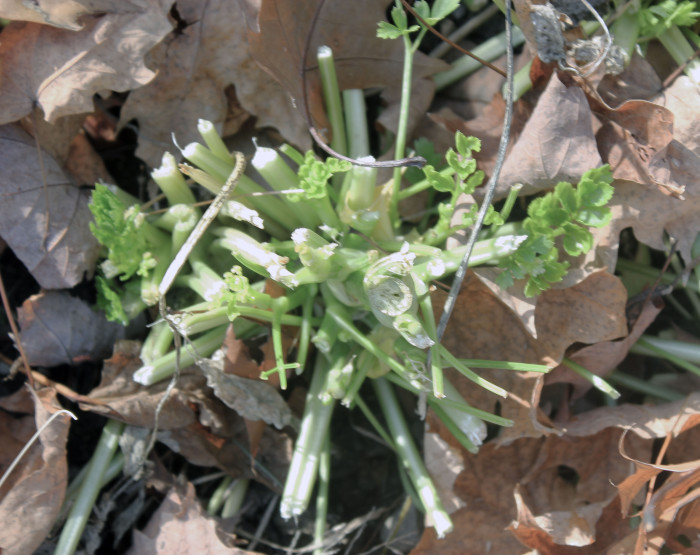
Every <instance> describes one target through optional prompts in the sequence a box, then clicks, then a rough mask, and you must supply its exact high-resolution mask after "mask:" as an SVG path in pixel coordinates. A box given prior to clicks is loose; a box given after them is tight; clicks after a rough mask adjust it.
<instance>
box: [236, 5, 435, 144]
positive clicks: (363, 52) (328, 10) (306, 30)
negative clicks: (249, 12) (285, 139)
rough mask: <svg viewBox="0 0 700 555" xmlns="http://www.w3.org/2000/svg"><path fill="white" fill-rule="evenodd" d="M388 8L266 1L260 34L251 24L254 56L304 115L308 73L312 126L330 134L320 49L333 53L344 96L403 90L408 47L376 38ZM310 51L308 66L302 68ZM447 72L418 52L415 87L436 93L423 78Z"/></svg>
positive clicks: (419, 95) (262, 11) (393, 41)
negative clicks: (319, 64)
mask: <svg viewBox="0 0 700 555" xmlns="http://www.w3.org/2000/svg"><path fill="white" fill-rule="evenodd" d="M388 4H389V2H387V1H383V2H382V1H377V0H357V1H355V2H345V1H341V0H332V1H326V2H323V1H322V0H263V2H262V6H261V8H260V13H259V15H258V28H259V32H257V29H256V25H255V24H252V23H251V22H250V21H249V23H248V26H249V27H250V29H251V30H249V32H248V43H249V44H250V50H251V53H252V55H253V57H254V58H255V60H257V62H258V63H259V64H260V65H261V66H262V67H264V68H265V69H266V70H267V71H268V72H270V74H272V75H273V76H274V77H275V78H276V79H277V80H278V81H279V82H280V83H281V85H282V86H283V87H284V89H285V90H286V91H287V93H288V94H289V95H291V97H292V102H294V103H295V105H296V106H297V108H298V109H300V110H304V103H305V99H304V87H303V80H302V75H301V74H302V73H303V79H305V80H306V83H307V86H306V102H307V103H308V108H309V113H310V115H311V118H312V121H313V122H314V125H315V126H316V127H317V128H318V129H319V130H327V129H328V127H329V125H328V123H327V119H326V116H325V112H324V108H323V102H322V100H321V90H320V82H319V79H318V67H317V64H316V61H315V57H316V51H317V49H318V47H319V46H321V45H326V46H329V47H330V48H331V49H332V50H333V56H334V59H335V67H336V73H337V75H338V84H339V87H340V89H341V90H344V89H367V88H370V87H382V88H384V87H387V88H397V89H398V88H400V86H401V75H402V67H403V59H404V54H403V51H404V47H403V42H402V41H400V40H383V39H380V38H378V37H377V22H378V21H382V20H384V19H385V8H386V7H387V5H388ZM309 34H311V36H310V37H309V40H308V44H307V37H308V36H309ZM307 47H308V59H307V60H306V64H307V66H306V67H303V64H304V55H305V52H306V51H307ZM445 68H446V65H445V64H444V62H442V61H440V60H434V59H432V58H430V57H428V56H426V55H424V54H422V53H420V52H417V53H416V55H415V57H414V63H413V75H414V78H415V79H416V80H415V81H414V85H416V86H417V87H418V88H419V89H421V88H423V87H428V88H432V87H433V84H432V83H431V82H429V81H428V80H426V79H424V78H425V77H428V76H430V75H432V74H433V73H436V72H438V71H441V70H443V69H445ZM415 92H416V95H417V96H418V97H419V98H420V97H425V95H424V94H423V93H422V91H421V90H417V91H415ZM390 96H391V98H395V97H396V95H390ZM302 113H303V112H302ZM386 124H387V125H391V124H390V123H388V122H387V123H386ZM329 138H330V137H329Z"/></svg>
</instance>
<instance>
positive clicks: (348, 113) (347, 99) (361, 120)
mask: <svg viewBox="0 0 700 555" xmlns="http://www.w3.org/2000/svg"><path fill="white" fill-rule="evenodd" d="M343 106H344V107H345V122H346V123H347V137H348V139H347V143H348V156H350V158H362V157H363V156H369V155H370V150H369V130H368V128H367V106H366V105H365V93H364V91H362V90H361V89H348V90H345V91H343Z"/></svg>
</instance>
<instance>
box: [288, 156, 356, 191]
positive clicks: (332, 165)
mask: <svg viewBox="0 0 700 555" xmlns="http://www.w3.org/2000/svg"><path fill="white" fill-rule="evenodd" d="M351 168H352V164H351V163H350V162H346V161H345V160H338V159H337V158H327V159H326V161H325V162H322V161H321V160H319V159H317V158H316V156H315V155H314V153H313V152H307V153H306V155H305V156H304V163H303V164H302V165H301V166H300V167H299V179H300V185H301V188H302V189H304V193H303V195H302V194H293V195H289V199H290V200H291V201H293V202H296V201H298V200H301V199H321V198H324V197H326V195H327V194H328V180H329V179H330V178H331V177H332V176H333V175H334V174H336V173H343V172H347V171H350V169H351Z"/></svg>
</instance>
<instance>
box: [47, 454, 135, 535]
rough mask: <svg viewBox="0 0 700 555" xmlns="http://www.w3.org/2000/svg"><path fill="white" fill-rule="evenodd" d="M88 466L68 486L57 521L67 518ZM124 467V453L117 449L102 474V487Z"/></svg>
mask: <svg viewBox="0 0 700 555" xmlns="http://www.w3.org/2000/svg"><path fill="white" fill-rule="evenodd" d="M88 468H89V465H86V466H84V467H83V468H81V469H80V472H78V475H77V476H76V477H75V478H73V480H72V481H71V483H70V484H69V485H68V487H67V488H66V495H65V497H64V498H63V506H62V507H61V512H60V515H59V516H58V517H57V518H56V523H60V522H62V521H63V520H64V519H65V517H66V514H67V513H68V511H69V510H70V508H71V507H72V506H73V501H74V499H75V496H76V495H78V492H79V491H80V486H82V485H83V482H84V481H85V476H87V471H88ZM123 468H124V454H123V453H122V452H121V451H117V453H116V454H115V455H114V458H113V459H112V461H111V462H110V463H109V466H108V467H107V470H105V473H104V475H103V476H102V483H101V484H100V489H102V488H103V487H104V486H105V485H107V484H108V483H109V482H111V481H112V480H114V479H115V478H116V477H117V476H119V474H120V473H121V471H122V469H123Z"/></svg>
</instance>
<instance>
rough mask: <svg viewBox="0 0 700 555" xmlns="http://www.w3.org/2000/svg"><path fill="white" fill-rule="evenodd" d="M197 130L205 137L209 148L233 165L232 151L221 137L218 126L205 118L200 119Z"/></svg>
mask: <svg viewBox="0 0 700 555" xmlns="http://www.w3.org/2000/svg"><path fill="white" fill-rule="evenodd" d="M197 131H199V134H200V135H201V136H202V139H204V142H205V143H206V145H207V147H208V148H209V150H211V151H212V152H213V153H214V154H215V155H216V156H218V157H219V158H221V160H223V161H224V162H226V163H230V164H231V165H233V164H234V163H235V160H234V158H233V156H231V153H230V152H229V150H228V148H227V147H226V145H225V144H224V141H223V140H222V139H221V135H219V132H218V131H217V130H216V127H215V126H214V124H213V123H212V122H210V121H207V120H205V119H200V120H198V121H197Z"/></svg>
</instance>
